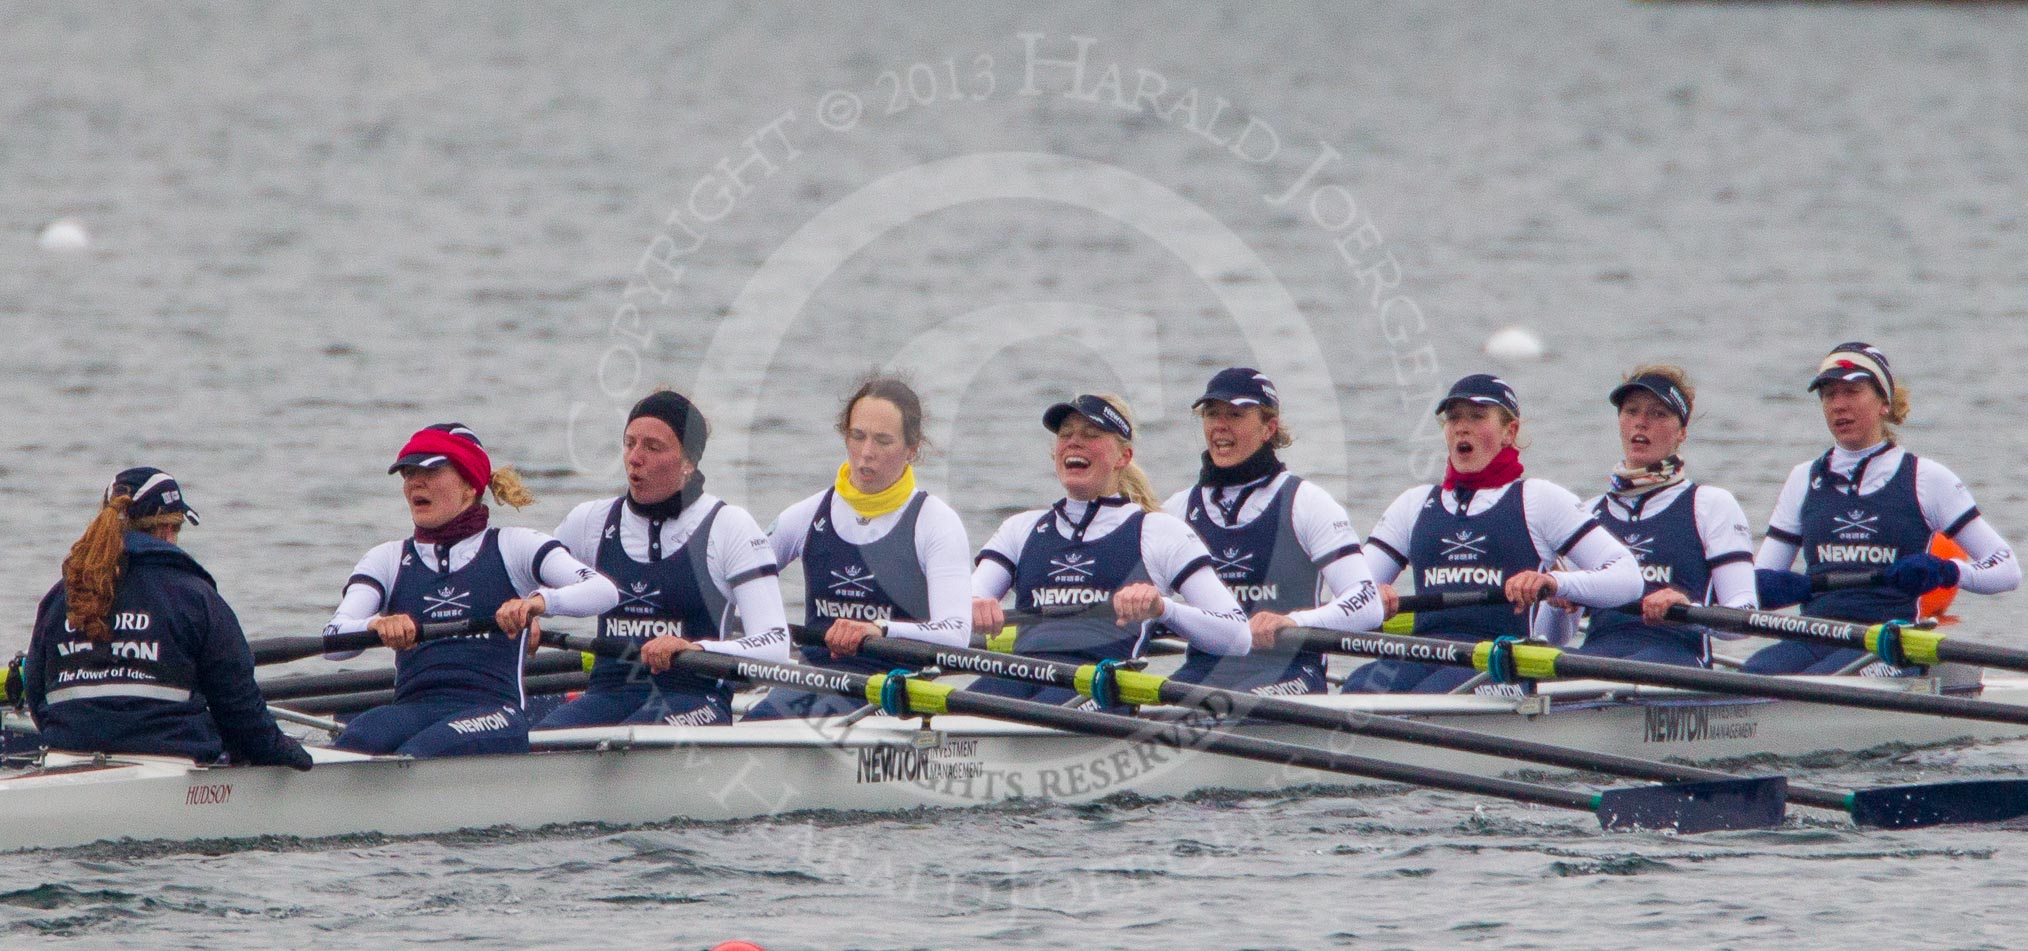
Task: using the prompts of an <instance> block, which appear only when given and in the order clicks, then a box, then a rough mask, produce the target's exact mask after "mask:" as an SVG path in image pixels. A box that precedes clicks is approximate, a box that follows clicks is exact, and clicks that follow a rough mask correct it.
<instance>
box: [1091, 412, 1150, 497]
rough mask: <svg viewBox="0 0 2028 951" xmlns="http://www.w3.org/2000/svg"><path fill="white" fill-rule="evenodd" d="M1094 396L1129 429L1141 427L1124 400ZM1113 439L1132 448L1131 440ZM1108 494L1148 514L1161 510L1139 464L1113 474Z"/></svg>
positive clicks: (1128, 464) (1116, 437) (1146, 475)
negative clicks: (1114, 412) (1104, 402)
mask: <svg viewBox="0 0 2028 951" xmlns="http://www.w3.org/2000/svg"><path fill="white" fill-rule="evenodd" d="M1096 395H1097V396H1098V398H1099V399H1102V400H1105V401H1106V404H1107V405H1109V406H1111V407H1112V408H1113V409H1116V410H1118V411H1119V413H1120V416H1122V417H1124V418H1125V419H1126V421H1127V426H1128V427H1129V428H1131V429H1134V430H1136V431H1138V430H1139V429H1140V428H1141V425H1140V424H1139V423H1137V422H1135V421H1134V411H1133V409H1132V408H1130V407H1128V406H1127V401H1126V400H1125V399H1123V398H1121V397H1119V396H1117V395H1114V394H1112V393H1099V394H1096ZM1113 438H1114V439H1116V440H1119V443H1120V445H1122V446H1127V447H1132V446H1133V441H1132V440H1127V439H1120V437H1118V436H1114V437H1113ZM1109 494H1112V495H1124V496H1126V497H1127V501H1130V502H1132V503H1134V504H1135V505H1138V506H1140V507H1141V508H1142V509H1145V510H1147V511H1150V512H1155V511H1159V510H1160V509H1161V508H1162V502H1161V500H1160V499H1157V498H1156V497H1155V484H1154V483H1153V482H1151V481H1149V479H1148V473H1147V472H1146V471H1145V470H1143V469H1142V468H1141V466H1140V464H1139V463H1135V462H1129V463H1127V464H1126V465H1125V466H1122V467H1120V470H1119V471H1118V472H1116V473H1114V474H1113V491H1112V492H1111V493H1109Z"/></svg>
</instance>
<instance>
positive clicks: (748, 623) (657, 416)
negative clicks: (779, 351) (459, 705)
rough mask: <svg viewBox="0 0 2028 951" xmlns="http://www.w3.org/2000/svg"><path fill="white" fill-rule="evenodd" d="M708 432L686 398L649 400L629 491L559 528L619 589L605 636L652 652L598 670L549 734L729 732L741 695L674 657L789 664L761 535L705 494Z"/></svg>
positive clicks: (632, 445) (633, 440) (629, 437)
mask: <svg viewBox="0 0 2028 951" xmlns="http://www.w3.org/2000/svg"><path fill="white" fill-rule="evenodd" d="M709 432H710V427H709V426H708V425H707V424H706V422H705V419H704V414H702V413H700V412H698V411H697V407H696V406H695V405H693V404H692V403H691V402H690V400H689V399H688V398H686V397H684V396H683V395H682V394H680V393H676V392H674V391H671V390H661V391H658V392H655V393H650V394H648V395H647V396H646V397H643V398H642V399H641V401H640V402H638V403H635V404H634V408H633V409H632V410H630V411H629V412H628V413H627V427H626V431H625V433H624V434H623V435H622V441H623V446H624V449H625V456H624V457H623V458H624V460H625V463H626V469H627V491H626V492H625V493H624V494H622V495H619V496H617V497H614V498H609V499H597V500H595V501H591V502H586V503H584V504H582V505H579V506H578V507H576V508H574V509H571V511H570V514H569V515H566V516H564V519H563V522H562V524H560V525H558V526H557V527H556V537H557V538H558V539H559V540H561V541H562V542H563V544H564V546H565V547H566V548H569V549H570V551H571V554H573V555H576V556H578V557H580V558H583V559H585V560H587V561H591V562H593V563H594V564H595V565H597V567H598V569H599V571H600V572H603V573H604V574H605V575H606V577H608V578H611V579H613V581H614V583H615V584H617V585H618V586H619V590H620V603H619V604H618V605H616V606H615V607H614V608H613V609H612V610H610V611H607V612H606V613H604V614H602V615H600V616H599V636H601V637H608V638H615V639H619V640H625V641H631V642H633V643H635V644H638V645H642V647H641V650H640V654H641V657H640V660H641V662H640V663H637V662H635V661H629V660H623V659H621V658H617V657H607V656H601V657H599V658H598V659H597V660H595V661H593V663H592V669H591V679H590V681H589V683H588V684H587V686H586V688H585V691H584V694H583V695H582V696H580V697H578V698H577V699H576V700H572V701H571V702H569V703H566V704H564V705H563V706H561V707H558V708H556V710H555V711H553V712H551V713H550V714H549V715H548V716H546V717H544V718H543V719H542V722H541V723H540V724H538V726H539V727H540V728H541V729H556V728H560V727H580V726H609V725H612V724H618V723H662V724H668V725H671V726H723V725H729V724H731V723H732V685H731V684H728V683H724V682H722V681H719V680H717V679H705V678H700V677H696V676H694V675H691V674H687V673H684V672H682V671H674V670H669V669H668V666H669V658H670V657H672V656H674V655H675V654H676V653H678V652H681V651H686V650H711V651H718V652H720V653H727V654H740V655H744V656H750V657H761V658H765V659H767V660H786V659H788V656H789V655H788V645H789V630H788V622H787V620H786V619H785V618H784V616H783V614H782V593H781V587H780V585H779V584H777V579H776V577H775V574H776V569H775V559H774V556H772V555H771V554H769V553H768V548H767V541H766V538H765V536H763V535H762V533H761V530H760V525H759V524H757V523H756V522H755V521H754V518H753V516H752V515H749V514H747V511H746V510H745V509H743V508H740V507H739V506H736V505H730V504H728V503H726V502H725V501H724V500H723V499H720V498H718V497H717V496H714V495H711V494H710V493H707V492H705V491H704V473H703V472H700V471H698V468H697V465H698V463H699V462H700V461H701V460H702V459H703V458H704V446H705V440H706V438H707V436H708V435H709ZM735 609H736V610H735ZM740 631H744V634H743V635H742V636H732V635H734V634H737V633H738V632H740ZM644 665H645V667H644Z"/></svg>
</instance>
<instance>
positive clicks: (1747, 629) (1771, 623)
mask: <svg viewBox="0 0 2028 951" xmlns="http://www.w3.org/2000/svg"><path fill="white" fill-rule="evenodd" d="M1669 617H1670V618H1671V619H1674V620H1678V621H1688V622H1691V623H1693V624H1702V625H1705V626H1706V627H1717V628H1724V629H1726V630H1728V631H1739V632H1740V633H1743V634H1758V635H1760V636H1762V637H1776V638H1781V639H1782V640H1791V641H1806V642H1809V643H1812V644H1831V645H1835V646H1838V647H1849V648H1852V649H1855V650H1862V651H1872V650H1874V649H1875V645H1876V644H1877V643H1878V640H1877V639H1878V638H1879V636H1880V633H1881V632H1880V627H1881V626H1880V625H1878V624H1860V623H1857V622H1854V621H1841V620H1836V619H1833V618H1821V617H1809V616H1807V615H1800V614H1778V613H1776V612H1773V611H1747V610H1742V609H1739V608H1724V607H1711V606H1703V605H1691V604H1679V605H1676V606H1674V607H1672V608H1670V609H1669ZM1900 637H1901V651H1902V654H1903V655H1904V656H1906V657H1907V658H1908V659H1909V660H1910V661H1912V662H1914V663H1919V664H1930V663H1954V664H1977V665H1980V666H1983V667H1999V668H2002V669H2004V670H2028V651H2024V650H2020V649H2019V648H2013V647H2002V646H2000V645H1997V644H1980V643H1977V642H1974V641H1964V640H1959V639H1957V638H1953V637H1946V636H1945V635H1942V634H1938V633H1936V632H1935V631H1931V630H1925V629H1922V628H1916V627H1904V628H1901V631H1900Z"/></svg>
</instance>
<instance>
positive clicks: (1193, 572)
mask: <svg viewBox="0 0 2028 951" xmlns="http://www.w3.org/2000/svg"><path fill="white" fill-rule="evenodd" d="M1042 425H1044V426H1045V427H1048V429H1049V431H1050V432H1052V433H1055V434H1056V442H1055V446H1054V449H1053V451H1052V457H1053V459H1054V461H1055V465H1056V478H1057V481H1058V482H1059V483H1061V484H1062V485H1063V490H1064V497H1063V498H1062V499H1060V500H1058V501H1057V502H1056V504H1055V505H1052V506H1050V507H1049V508H1045V509H1035V510H1033V511H1028V512H1022V513H1021V514H1019V515H1015V516H1014V517H1012V518H1009V519H1007V521H1005V522H1004V523H1002V524H1001V525H1000V529H999V531H997V532H995V533H994V534H993V538H992V540H990V541H988V542H987V543H986V547H985V548H984V549H982V550H981V551H980V552H979V557H978V560H977V562H976V564H975V565H974V567H973V570H972V626H973V629H974V630H976V631H979V632H981V633H986V634H989V635H991V634H997V633H999V632H1000V629H1001V627H1002V626H1003V625H1004V624H1005V623H1006V614H1005V612H1004V611H1003V610H1002V608H1001V606H1000V599H1001V598H1002V597H1003V596H1005V595H1006V593H1007V591H1008V590H1009V589H1010V588H1011V589H1013V590H1014V592H1015V595H1014V606H1015V608H1016V609H1017V610H1019V611H1020V612H1022V614H1023V615H1024V617H1022V618H1019V619H1017V620H1018V621H1019V624H1018V628H1019V630H1018V632H1017V634H1016V636H1015V639H1014V651H1015V652H1016V653H1020V654H1032V655H1035V656H1038V657H1045V658H1049V659H1051V660H1065V661H1076V662H1079V663H1090V662H1092V661H1101V660H1124V659H1127V658H1132V657H1137V656H1139V655H1140V653H1141V650H1142V648H1143V647H1144V646H1145V645H1146V642H1147V632H1146V625H1145V624H1144V623H1143V622H1147V621H1156V620H1159V621H1161V622H1162V623H1163V624H1164V625H1166V626H1168V627H1169V628H1171V629H1172V630H1174V631H1176V632H1177V633H1179V634H1181V635H1182V636H1183V638H1184V639H1185V640H1187V641H1189V643H1190V645H1191V646H1192V647H1194V648H1196V649H1198V650H1201V651H1204V652H1207V653H1210V654H1214V655H1217V656H1221V657H1223V656H1231V655H1237V654H1244V653H1246V652H1247V649H1248V648H1249V647H1250V646H1251V644H1252V636H1251V635H1250V634H1249V633H1248V630H1247V625H1246V615H1245V613H1244V611H1243V610H1242V609H1241V608H1240V606H1239V602H1238V601H1236V600H1234V599H1233V597H1232V592H1231V591H1229V590H1227V589H1226V587H1225V583H1224V582H1223V581H1220V580H1219V578H1218V572H1217V570H1216V568H1215V567H1214V564H1213V562H1212V560H1211V554H1210V552H1208V551H1206V550H1205V548H1204V542H1203V540H1201V539H1199V538H1198V537H1197V534H1196V533H1195V532H1192V531H1191V530H1190V527H1189V526H1188V525H1186V524H1184V522H1183V520H1182V519H1179V518H1177V517H1175V516H1174V515H1170V514H1168V513H1166V512H1163V511H1161V509H1160V508H1159V507H1157V505H1156V503H1155V494H1154V490H1153V489H1152V488H1151V487H1150V486H1149V485H1148V477H1147V474H1146V473H1143V472H1142V471H1141V469H1140V467H1139V466H1136V465H1135V464H1134V443H1133V439H1134V425H1133V420H1132V417H1131V416H1130V415H1129V412H1128V409H1127V406H1126V403H1125V402H1124V401H1122V400H1120V399H1119V398H1118V397H1108V396H1094V395H1090V394H1086V395H1083V396H1079V397H1077V398H1076V399H1075V400H1072V401H1070V402H1068V403H1058V404H1056V405H1054V406H1051V407H1050V408H1049V410H1048V412H1046V413H1044V414H1043V415H1042ZM1177 595H1180V596H1181V597H1182V598H1183V601H1182V602H1178V601H1175V600H1173V598H1174V597H1175V596H1177ZM1108 603H1109V604H1110V605H1111V611H1110V612H1109V614H1110V615H1111V616H1106V617H1096V616H1092V614H1091V613H1090V611H1089V610H1087V611H1085V612H1083V613H1080V614H1077V615H1074V616H1067V617H1056V618H1050V619H1048V620H1034V617H1035V615H1036V613H1038V612H1053V611H1058V610H1063V609H1069V610H1071V611H1076V610H1077V609H1079V608H1085V609H1093V608H1097V609H1099V610H1103V606H1104V605H1107V604H1108ZM971 689H973V690H976V691H984V692H987V693H993V694H998V695H1001V696H1011V697H1020V698H1027V699H1033V700H1038V701H1041V702H1044V703H1061V702H1063V701H1066V700H1069V699H1071V698H1072V697H1074V696H1075V694H1074V693H1072V692H1071V691H1069V690H1066V689H1063V688H1058V687H1042V686H1038V685H1033V684H1024V683H1016V682H1013V681H1008V680H998V679H991V678H981V679H980V680H979V682H978V683H977V684H975V685H973V687H972V688H971Z"/></svg>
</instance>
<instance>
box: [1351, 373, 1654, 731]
mask: <svg viewBox="0 0 2028 951" xmlns="http://www.w3.org/2000/svg"><path fill="white" fill-rule="evenodd" d="M1436 412H1437V415H1438V416H1440V417H1442V418H1443V431H1444V442H1445V444H1446V446H1447V447H1448V465H1447V467H1446V469H1445V471H1444V481H1443V484H1442V485H1440V486H1437V485H1421V486H1416V487H1415V488H1412V489H1409V490H1408V491H1406V492H1403V493H1402V494H1401V495H1400V497H1398V498H1396V499H1395V500H1394V503H1393V504H1391V505H1389V506H1388V507H1387V511H1386V513H1385V514H1383V515H1381V516H1380V522H1379V524H1377V525H1375V526H1374V527H1373V534H1372V535H1371V536H1369V537H1368V538H1367V539H1366V547H1365V552H1366V563H1367V566H1368V567H1370V568H1371V569H1372V571H1373V577H1374V580H1375V581H1377V582H1379V583H1380V593H1381V597H1382V599H1384V600H1385V602H1386V604H1387V613H1388V614H1389V615H1392V614H1394V612H1395V609H1396V607H1397V606H1398V598H1397V597H1396V595H1395V592H1394V587H1393V585H1392V582H1393V581H1394V579H1395V578H1396V577H1398V576H1399V575H1400V574H1401V570H1402V569H1403V568H1410V569H1413V576H1414V578H1415V583H1416V591H1417V592H1418V593H1422V594H1437V593H1443V592H1452V591H1455V592H1471V591H1486V590H1499V591H1503V592H1504V593H1505V595H1506V598H1507V600H1508V601H1509V602H1511V603H1512V605H1513V606H1512V607H1507V606H1490V607H1471V608H1451V609H1447V610H1441V611H1419V612H1417V613H1416V615H1415V633H1417V634H1421V635H1427V636H1430V637H1441V638H1445V639H1447V640H1458V641H1477V640H1490V639H1493V638H1499V637H1516V638H1519V637H1525V636H1527V633H1528V618H1527V617H1526V616H1525V613H1524V612H1526V611H1528V610H1529V609H1531V608H1533V607H1534V605H1535V604H1536V603H1537V602H1539V601H1542V600H1544V599H1546V598H1549V597H1552V596H1556V597H1561V598H1563V599H1565V600H1567V601H1570V602H1572V603H1574V604H1581V605H1585V606H1588V607H1609V606H1612V605H1618V604H1625V603H1627V602H1629V601H1632V600H1634V599H1635V598H1638V597H1640V596H1641V569H1640V565H1639V564H1638V563H1636V562H1635V561H1634V557H1633V554H1632V553H1631V552H1628V551H1627V547H1626V546H1625V545H1622V544H1620V541H1619V539H1617V538H1614V537H1613V536H1612V533H1611V532H1607V531H1602V530H1600V528H1599V523H1598V520H1597V519H1595V518H1592V516H1591V513H1590V512H1588V511H1586V510H1585V509H1584V508H1583V507H1581V506H1579V505H1578V504H1577V496H1576V495H1574V494H1572V493H1571V491H1570V490H1569V489H1566V488H1564V487H1562V486H1560V485H1557V484H1555V483H1553V482H1549V481H1547V480H1544V479H1524V478H1522V467H1521V455H1520V450H1519V449H1518V448H1516V442H1517V441H1518V440H1519V439H1520V436H1521V404H1520V400H1518V399H1517V398H1516V397H1515V395H1514V389H1513V387H1510V386H1508V385H1507V382H1506V381H1505V380H1502V379H1500V378H1499V377H1496V376H1493V375H1491V374H1486V373H1475V374H1473V375H1471V376H1468V377H1465V378H1463V379H1461V380H1459V381H1457V382H1456V383H1454V384H1452V385H1451V389H1450V392H1449V393H1448V394H1446V395H1445V396H1444V398H1443V399H1442V400H1440V401H1439V402H1438V403H1437V406H1436ZM1558 559H1565V560H1567V561H1568V562H1570V563H1571V564H1573V565H1574V566H1575V567H1574V568H1570V569H1561V570H1555V571H1552V570H1550V568H1551V566H1553V565H1555V564H1556V563H1557V561H1558ZM1472 676H1473V673H1472V671H1471V670H1469V669H1466V668H1460V667H1443V666H1439V665H1436V664H1419V663H1413V662H1409V661H1394V660H1378V661H1374V662H1372V663H1369V664H1367V665H1365V666H1364V667H1361V668H1359V669H1357V670H1355V671H1353V672H1352V675H1351V676H1350V677H1348V678H1346V680H1345V688H1344V689H1345V692H1347V693H1448V692H1450V691H1452V690H1454V689H1456V688H1458V687H1460V686H1463V685H1464V683H1465V682H1466V681H1467V680H1469V679H1471V678H1472Z"/></svg>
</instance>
